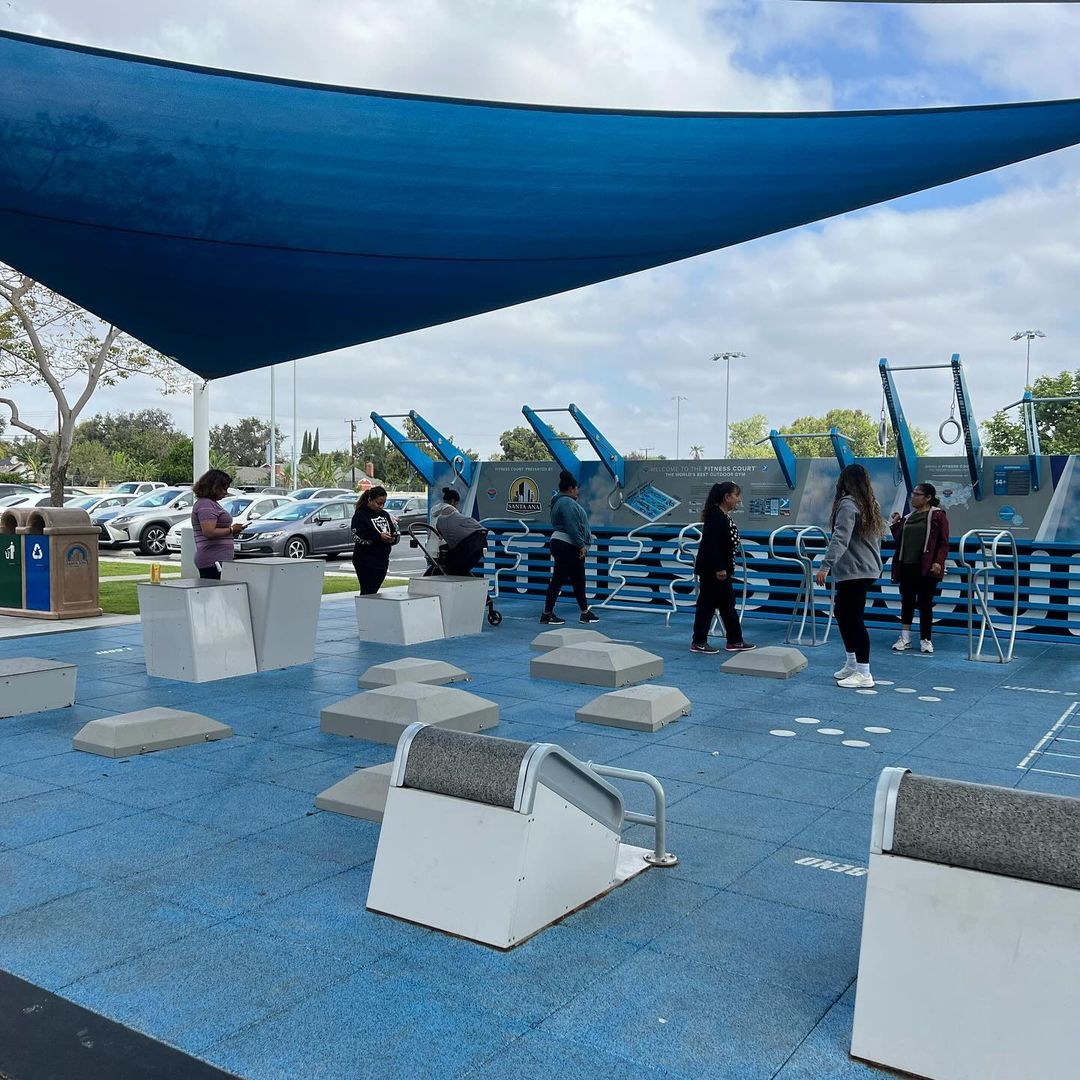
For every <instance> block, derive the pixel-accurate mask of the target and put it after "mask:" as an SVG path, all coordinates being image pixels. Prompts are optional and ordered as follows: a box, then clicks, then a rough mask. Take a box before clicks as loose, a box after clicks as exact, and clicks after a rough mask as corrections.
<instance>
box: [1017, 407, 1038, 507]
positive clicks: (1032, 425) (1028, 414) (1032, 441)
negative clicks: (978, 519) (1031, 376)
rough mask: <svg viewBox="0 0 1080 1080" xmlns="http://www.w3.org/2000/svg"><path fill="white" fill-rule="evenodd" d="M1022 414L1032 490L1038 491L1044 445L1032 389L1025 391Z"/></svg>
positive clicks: (1021, 408)
mask: <svg viewBox="0 0 1080 1080" xmlns="http://www.w3.org/2000/svg"><path fill="white" fill-rule="evenodd" d="M1020 415H1021V417H1022V419H1023V421H1024V434H1025V435H1026V436H1027V448H1028V469H1029V470H1030V472H1031V490H1032V491H1038V490H1039V484H1040V483H1041V472H1042V447H1041V445H1040V444H1039V418H1038V415H1037V414H1036V412H1035V402H1034V400H1033V399H1032V396H1031V391H1030V390H1025V391H1024V400H1023V402H1022V403H1021V405H1020Z"/></svg>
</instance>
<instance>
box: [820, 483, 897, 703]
mask: <svg viewBox="0 0 1080 1080" xmlns="http://www.w3.org/2000/svg"><path fill="white" fill-rule="evenodd" d="M829 526H830V528H831V529H832V539H831V540H830V541H829V546H828V548H827V549H826V551H825V555H824V557H823V558H822V560H821V569H820V570H818V572H817V575H816V580H817V583H818V584H819V585H824V584H825V579H826V578H827V577H828V575H829V573H830V571H831V572H832V575H833V578H834V579H835V581H836V601H835V604H834V611H835V614H836V625H837V628H838V629H839V631H840V636H841V637H842V638H843V639H844V649H845V650H846V654H845V657H844V666H843V667H842V668H841V669H840V670H839V671H837V672H836V673H835V678H836V681H837V685H839V686H843V687H847V688H855V689H860V690H861V689H869V688H870V687H872V686H873V685H874V677H873V676H872V675H871V674H870V634H869V633H868V632H867V629H866V622H865V612H866V594H867V593H868V592H869V591H870V589H871V588H872V587H873V585H874V582H876V581H877V579H878V578H879V577H881V538H882V536H883V535H884V533H885V522H884V521H883V520H882V518H881V507H879V506H878V501H877V498H876V497H875V495H874V489H873V487H871V485H870V474H869V473H868V472H867V471H866V469H864V468H863V467H862V466H861V465H848V466H847V468H845V469H842V470H841V471H840V478H839V479H838V480H837V481H836V493H835V494H834V495H833V504H832V514H831V515H830V519H829Z"/></svg>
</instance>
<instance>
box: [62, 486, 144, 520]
mask: <svg viewBox="0 0 1080 1080" xmlns="http://www.w3.org/2000/svg"><path fill="white" fill-rule="evenodd" d="M134 498H135V496H134V495H118V494H117V493H116V492H115V491H107V492H106V493H105V494H104V495H76V496H74V497H73V498H71V499H68V501H67V502H65V503H64V505H65V506H73V507H74V508H75V509H76V510H85V511H86V512H87V513H88V514H89V515H90V516H91V517H93V515H94V514H96V513H97V512H98V511H99V510H101V511H104V510H117V511H120V510H122V509H123V508H124V507H125V506H127V504H128V503H130V502H132V501H133V500H134Z"/></svg>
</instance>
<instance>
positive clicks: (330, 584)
mask: <svg viewBox="0 0 1080 1080" xmlns="http://www.w3.org/2000/svg"><path fill="white" fill-rule="evenodd" d="M164 572H165V568H164V567H162V573H164ZM146 573H147V574H149V573H150V564H149V563H147V564H146ZM177 573H179V571H177ZM172 576H174V577H175V576H176V575H175V574H174V575H172ZM405 583H406V579H405V578H387V579H386V581H385V582H384V583H383V585H384V587H385V588H390V587H391V586H394V585H404V584H405ZM139 584H145V582H142V583H140V582H137V581H102V582H101V609H102V611H105V612H107V613H108V614H110V615H138V614H139V596H138V592H137V591H136V590H137V588H138V586H139ZM356 591H357V587H356V582H355V581H354V580H353V579H351V578H346V577H328V578H324V579H323V596H329V595H330V594H331V593H354V592H356Z"/></svg>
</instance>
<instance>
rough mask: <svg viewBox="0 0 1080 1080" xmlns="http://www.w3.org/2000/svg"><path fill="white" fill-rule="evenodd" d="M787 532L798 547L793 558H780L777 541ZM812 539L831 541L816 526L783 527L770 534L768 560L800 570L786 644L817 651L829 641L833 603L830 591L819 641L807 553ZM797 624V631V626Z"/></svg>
mask: <svg viewBox="0 0 1080 1080" xmlns="http://www.w3.org/2000/svg"><path fill="white" fill-rule="evenodd" d="M785 532H792V533H794V537H793V539H792V543H793V545H794V547H795V554H794V555H781V554H779V553H778V552H777V550H776V541H777V539H778V538H779V537H780V536H781V535H782V534H783V533H785ZM813 535H820V536H821V537H823V538H824V539H825V540H826V541H828V533H826V532H825V531H824V529H821V528H819V527H818V526H817V525H805V526H799V525H781V526H780V528H779V529H774V530H773V531H772V532H771V533H770V534H769V557H770V558H771V559H774V560H775V561H776V562H782V563H792V564H794V565H795V566H797V567H798V568H799V575H800V576H799V588H798V591H797V592H796V593H795V599H794V600H793V601H792V605H791V616H790V618H789V619H788V625H787V633H786V634H785V635H784V641H785V642H786V643H787V644H788V645H798V646H800V647H802V648H810V649H815V648H817V647H818V646H819V645H824V644H825V642H826V641H828V638H829V630H830V629H831V627H832V601H831V590H830V603H829V610H828V612H827V614H826V622H825V634H824V636H823V637H822V638H821V640H820V641H819V640H818V633H817V601H816V594H815V592H814V559H815V558H816V556H814V555H811V554H810V553H809V552H807V550H806V546H805V544H806V540H807V538H808V537H810V536H813ZM796 620H798V623H799V627H798V630H796V629H795V622H796ZM808 622H809V624H810V640H809V641H807V640H806V624H807V623H808Z"/></svg>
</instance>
